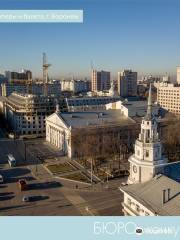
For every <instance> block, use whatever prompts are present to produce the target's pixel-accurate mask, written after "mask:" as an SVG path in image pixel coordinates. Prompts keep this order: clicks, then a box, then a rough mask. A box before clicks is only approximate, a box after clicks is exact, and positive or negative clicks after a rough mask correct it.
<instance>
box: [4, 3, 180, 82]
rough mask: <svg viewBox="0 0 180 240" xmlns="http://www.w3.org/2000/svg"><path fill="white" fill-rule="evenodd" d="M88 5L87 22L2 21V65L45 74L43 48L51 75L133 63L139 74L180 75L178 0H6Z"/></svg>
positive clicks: (85, 74) (83, 74)
mask: <svg viewBox="0 0 180 240" xmlns="http://www.w3.org/2000/svg"><path fill="white" fill-rule="evenodd" d="M35 2H36V9H55V8H56V9H83V10H84V23H83V24H80V23H78V24H77V23H73V24H72V23H70V24H69V23H68V24H64V23H59V24H0V31H1V47H0V50H1V59H0V71H4V70H20V69H21V68H25V69H30V70H32V72H33V76H34V77H41V76H42V70H41V68H42V57H41V56H42V52H46V53H47V56H48V61H49V63H51V64H52V67H51V68H50V70H49V75H50V77H52V78H60V77H67V76H69V77H70V76H72V75H74V76H75V77H90V75H91V72H90V71H91V61H93V65H94V68H96V69H98V70H101V69H103V70H107V71H110V72H112V76H116V77H117V72H118V71H122V70H123V69H129V68H130V69H132V70H134V71H137V72H138V74H139V75H143V74H154V75H163V74H165V73H166V72H167V73H168V74H170V75H176V66H178V65H180V56H179V52H180V45H179V42H178V39H179V37H180V31H179V30H180V29H179V25H178V22H179V20H180V16H179V12H178V7H179V6H180V3H179V2H178V1H176V0H173V1H169V0H166V1H162V0H158V1H146V2H143V1H142V0H134V1H133V0H131V1H130V0H129V1H124V0H123V1H117V0H113V1H108V0H105V1H101V0H100V1H98V2H97V1H95V0H91V1H89V0H88V1H82V0H77V1H76V2H74V1H70V0H66V1H62V2H61V3H59V2H58V1H57V0H52V1H50V0H46V1H41V0H37V1H34V0H30V1H28V2H20V1H16V0H8V1H2V3H1V9H34V3H35Z"/></svg>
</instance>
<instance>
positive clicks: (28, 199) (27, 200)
mask: <svg viewBox="0 0 180 240" xmlns="http://www.w3.org/2000/svg"><path fill="white" fill-rule="evenodd" d="M22 201H23V202H30V201H31V199H30V197H28V196H23V198H22Z"/></svg>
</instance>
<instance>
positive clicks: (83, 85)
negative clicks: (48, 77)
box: [61, 79, 90, 93]
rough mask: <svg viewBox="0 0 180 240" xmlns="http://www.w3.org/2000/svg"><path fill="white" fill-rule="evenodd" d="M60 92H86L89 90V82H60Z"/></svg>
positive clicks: (65, 80)
mask: <svg viewBox="0 0 180 240" xmlns="http://www.w3.org/2000/svg"><path fill="white" fill-rule="evenodd" d="M61 89H62V91H70V92H74V93H80V92H88V91H89V90H90V82H88V81H85V80H74V79H70V80H69V79H64V80H61Z"/></svg>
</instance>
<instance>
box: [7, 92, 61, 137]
mask: <svg viewBox="0 0 180 240" xmlns="http://www.w3.org/2000/svg"><path fill="white" fill-rule="evenodd" d="M57 102H58V103H59V105H60V106H61V110H62V111H63V110H64V109H63V106H64V107H65V105H64V100H63V99H62V98H61V99H60V98H57V97H55V96H53V95H49V96H44V95H33V94H22V93H12V94H11V95H10V96H9V97H7V98H6V101H5V108H4V109H5V118H6V120H7V122H8V124H9V128H10V131H11V132H12V133H13V134H14V135H15V136H16V137H27V138H31V137H43V136H45V118H46V117H47V116H49V115H50V114H52V113H53V112H54V111H55V108H56V104H57Z"/></svg>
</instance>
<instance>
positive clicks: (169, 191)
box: [167, 188, 171, 201]
mask: <svg viewBox="0 0 180 240" xmlns="http://www.w3.org/2000/svg"><path fill="white" fill-rule="evenodd" d="M167 191H168V198H167V201H169V200H170V198H171V196H170V193H171V189H170V188H168V190H167Z"/></svg>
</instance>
